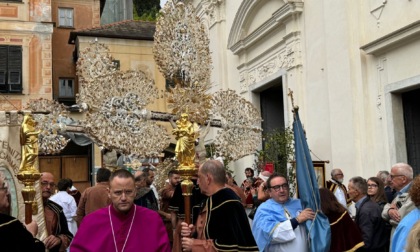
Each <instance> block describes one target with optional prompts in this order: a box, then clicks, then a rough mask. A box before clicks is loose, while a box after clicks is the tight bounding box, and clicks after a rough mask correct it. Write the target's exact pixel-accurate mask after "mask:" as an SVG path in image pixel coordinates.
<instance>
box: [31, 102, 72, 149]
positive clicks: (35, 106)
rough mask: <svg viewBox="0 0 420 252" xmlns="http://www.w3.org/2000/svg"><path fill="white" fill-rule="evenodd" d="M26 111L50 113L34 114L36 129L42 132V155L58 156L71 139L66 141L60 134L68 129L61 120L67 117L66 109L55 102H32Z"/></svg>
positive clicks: (40, 147)
mask: <svg viewBox="0 0 420 252" xmlns="http://www.w3.org/2000/svg"><path fill="white" fill-rule="evenodd" d="M26 109H29V110H31V111H42V112H49V113H47V114H39V113H37V114H33V117H34V119H35V121H36V122H37V126H36V128H37V129H39V130H40V131H41V132H40V134H39V136H38V142H39V153H40V154H58V153H60V152H61V151H62V150H63V149H64V148H65V147H66V146H67V143H68V142H69V141H70V139H66V138H65V137H64V136H63V135H60V133H63V132H64V131H65V129H66V125H65V124H64V123H62V122H61V121H62V120H61V118H62V117H66V116H67V110H66V107H65V106H64V105H62V104H59V103H58V102H56V101H53V100H47V99H42V98H41V99H38V100H31V101H30V102H29V103H28V104H27V106H26Z"/></svg>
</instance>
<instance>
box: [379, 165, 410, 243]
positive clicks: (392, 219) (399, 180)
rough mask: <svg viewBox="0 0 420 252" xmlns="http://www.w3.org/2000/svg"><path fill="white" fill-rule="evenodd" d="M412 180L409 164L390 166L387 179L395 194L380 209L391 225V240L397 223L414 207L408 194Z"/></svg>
mask: <svg viewBox="0 0 420 252" xmlns="http://www.w3.org/2000/svg"><path fill="white" fill-rule="evenodd" d="M412 180H413V168H412V167H411V166H410V165H409V164H406V163H397V164H394V165H393V166H392V168H391V172H390V175H389V177H388V181H389V182H390V186H391V187H392V188H393V189H394V190H395V191H396V195H397V196H396V197H395V198H394V200H393V201H392V202H391V203H388V204H386V205H385V206H384V210H383V211H382V218H383V219H384V220H385V221H388V222H389V223H390V224H391V225H392V229H391V241H392V236H393V235H394V231H395V229H396V228H397V226H398V223H399V222H400V221H401V220H402V218H404V216H406V215H407V214H408V213H409V212H410V211H411V210H413V209H414V208H415V206H414V203H413V202H412V201H411V198H410V196H409V195H408V191H409V189H410V187H411V182H412Z"/></svg>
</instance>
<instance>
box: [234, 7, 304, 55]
mask: <svg viewBox="0 0 420 252" xmlns="http://www.w3.org/2000/svg"><path fill="white" fill-rule="evenodd" d="M254 4H255V1H245V2H244V3H243V4H242V5H241V7H240V9H239V10H238V12H237V13H236V17H235V20H234V23H233V26H232V29H231V33H230V34H229V39H228V48H229V49H230V50H231V51H232V52H233V53H234V54H235V55H238V54H240V53H241V51H243V50H245V49H247V48H249V47H250V46H252V45H253V44H254V43H256V42H257V41H258V40H260V39H261V38H262V37H264V36H265V35H267V34H269V33H270V32H271V31H273V30H274V29H275V28H277V27H279V26H281V25H283V24H284V23H285V22H287V20H288V19H289V18H290V17H292V16H295V15H296V14H300V13H302V12H303V2H301V1H293V2H287V3H285V4H284V5H283V6H282V7H281V8H280V9H278V10H277V11H276V12H274V13H273V15H272V16H271V17H270V18H269V19H268V20H267V21H266V22H264V23H263V24H262V25H261V26H260V27H258V28H257V29H256V30H254V31H252V32H251V33H250V34H248V35H245V36H244V34H243V28H242V27H243V25H244V23H245V21H246V19H247V18H249V17H248V15H247V14H248V12H249V10H250V9H252V6H253V5H254Z"/></svg>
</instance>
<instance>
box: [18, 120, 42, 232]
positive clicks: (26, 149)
mask: <svg viewBox="0 0 420 252" xmlns="http://www.w3.org/2000/svg"><path fill="white" fill-rule="evenodd" d="M35 126H36V122H35V120H34V118H33V117H32V114H30V113H27V114H25V115H24V117H23V122H22V128H21V131H20V144H21V145H22V161H21V163H20V167H19V173H18V174H17V178H18V179H19V181H21V182H22V183H23V184H24V185H25V187H24V188H23V189H22V196H23V200H24V203H25V223H26V224H29V223H31V222H32V204H33V203H34V200H35V194H36V191H35V187H34V185H35V182H36V181H38V180H39V178H40V177H41V174H40V173H39V170H38V169H37V168H36V167H35V163H36V161H37V160H38V135H39V133H40V131H36V129H35Z"/></svg>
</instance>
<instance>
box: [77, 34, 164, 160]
mask: <svg viewBox="0 0 420 252" xmlns="http://www.w3.org/2000/svg"><path fill="white" fill-rule="evenodd" d="M112 60H113V59H112V57H111V56H110V55H109V54H108V48H107V47H106V46H105V45H103V44H100V43H98V42H92V43H91V47H88V48H86V49H85V50H84V51H82V52H81V53H80V58H79V61H78V64H77V69H78V71H77V72H78V74H79V78H80V79H79V82H80V84H81V85H80V87H81V88H80V95H79V97H78V103H79V104H80V105H83V104H86V105H87V108H88V113H87V114H86V118H85V119H84V120H82V121H81V123H82V124H83V125H84V127H85V131H86V133H88V134H89V136H90V137H91V138H92V139H94V141H95V142H96V143H97V144H99V145H102V146H105V147H106V148H108V149H115V150H118V151H119V152H120V153H124V154H136V155H139V156H156V155H158V154H159V153H160V152H161V151H162V150H164V149H165V148H166V147H167V146H168V145H169V140H170V138H169V136H168V133H167V132H166V130H165V128H164V127H162V126H161V125H158V124H157V123H156V122H153V121H150V120H149V119H150V112H149V111H147V109H146V106H147V105H148V104H150V103H151V102H153V101H154V100H156V99H158V98H159V92H158V90H157V88H156V86H155V84H154V81H153V80H152V79H151V78H150V77H149V76H147V75H146V74H145V73H144V72H142V71H126V72H122V71H118V70H116V69H115V67H114V66H113V64H112Z"/></svg>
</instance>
